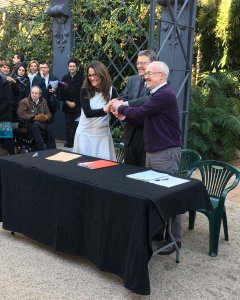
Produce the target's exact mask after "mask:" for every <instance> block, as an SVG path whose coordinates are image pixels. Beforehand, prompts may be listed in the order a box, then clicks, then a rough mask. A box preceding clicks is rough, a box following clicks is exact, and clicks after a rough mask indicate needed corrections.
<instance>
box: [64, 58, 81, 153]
mask: <svg viewBox="0 0 240 300" xmlns="http://www.w3.org/2000/svg"><path fill="white" fill-rule="evenodd" d="M68 71H69V72H68V73H67V74H66V75H64V76H63V78H62V81H61V86H60V99H61V100H62V101H63V106H62V110H63V112H64V114H65V120H66V139H67V140H66V143H65V144H64V146H65V147H68V148H72V147H73V142H74V135H75V132H76V129H77V122H76V119H77V118H78V117H79V116H80V114H81V106H80V91H81V86H82V84H83V81H84V77H83V75H82V74H81V73H80V72H79V71H78V65H77V60H76V59H70V60H69V61H68Z"/></svg>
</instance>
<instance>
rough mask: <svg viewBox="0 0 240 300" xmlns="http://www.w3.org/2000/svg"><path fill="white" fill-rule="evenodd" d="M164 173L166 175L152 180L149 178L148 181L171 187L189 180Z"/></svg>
mask: <svg viewBox="0 0 240 300" xmlns="http://www.w3.org/2000/svg"><path fill="white" fill-rule="evenodd" d="M165 175H166V177H165V178H159V179H154V180H150V181H148V182H149V183H153V184H157V185H161V186H165V187H172V186H175V185H179V184H183V183H186V182H188V181H189V180H187V179H183V178H178V177H174V176H171V175H167V174H165Z"/></svg>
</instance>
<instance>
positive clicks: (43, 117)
mask: <svg viewBox="0 0 240 300" xmlns="http://www.w3.org/2000/svg"><path fill="white" fill-rule="evenodd" d="M47 120H48V116H47V115H44V114H38V115H36V116H35V117H34V119H33V121H39V122H46V121H47Z"/></svg>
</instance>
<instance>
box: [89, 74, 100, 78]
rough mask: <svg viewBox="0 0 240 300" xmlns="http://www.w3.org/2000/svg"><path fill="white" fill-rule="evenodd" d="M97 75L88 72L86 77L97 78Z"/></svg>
mask: <svg viewBox="0 0 240 300" xmlns="http://www.w3.org/2000/svg"><path fill="white" fill-rule="evenodd" d="M97 77H98V75H97V74H89V75H88V78H97Z"/></svg>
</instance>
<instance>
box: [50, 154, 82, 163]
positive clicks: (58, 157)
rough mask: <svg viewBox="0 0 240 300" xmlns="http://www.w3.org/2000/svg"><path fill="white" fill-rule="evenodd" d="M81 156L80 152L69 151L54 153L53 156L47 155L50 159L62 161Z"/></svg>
mask: <svg viewBox="0 0 240 300" xmlns="http://www.w3.org/2000/svg"><path fill="white" fill-rule="evenodd" d="M79 157H81V155H80V154H76V153H69V152H59V153H57V154H54V155H52V156H48V157H46V159H48V160H55V161H62V162H68V161H70V160H73V159H76V158H79Z"/></svg>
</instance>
